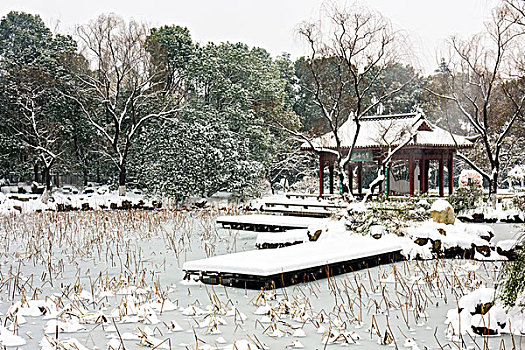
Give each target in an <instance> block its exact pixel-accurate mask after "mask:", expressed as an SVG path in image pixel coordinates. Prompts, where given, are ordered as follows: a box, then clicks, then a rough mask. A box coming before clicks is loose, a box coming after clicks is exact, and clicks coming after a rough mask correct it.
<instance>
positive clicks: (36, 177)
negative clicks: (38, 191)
mask: <svg viewBox="0 0 525 350" xmlns="http://www.w3.org/2000/svg"><path fill="white" fill-rule="evenodd" d="M33 170H34V172H35V182H36V183H38V182H39V181H38V180H39V177H38V171H39V170H38V162H35V165H34V166H33Z"/></svg>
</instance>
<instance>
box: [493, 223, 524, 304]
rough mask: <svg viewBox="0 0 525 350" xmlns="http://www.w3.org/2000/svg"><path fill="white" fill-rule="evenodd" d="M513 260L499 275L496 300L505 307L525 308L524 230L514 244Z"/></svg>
mask: <svg viewBox="0 0 525 350" xmlns="http://www.w3.org/2000/svg"><path fill="white" fill-rule="evenodd" d="M514 254H515V257H516V258H515V259H514V260H513V261H512V262H510V263H509V264H507V265H506V266H505V267H504V268H503V270H502V272H501V274H500V278H499V279H500V281H499V286H498V298H499V299H500V300H501V301H502V303H503V305H505V306H507V307H512V306H520V307H524V306H525V295H524V291H525V230H523V231H522V234H521V237H520V239H519V240H518V242H517V243H516V246H515V249H514Z"/></svg>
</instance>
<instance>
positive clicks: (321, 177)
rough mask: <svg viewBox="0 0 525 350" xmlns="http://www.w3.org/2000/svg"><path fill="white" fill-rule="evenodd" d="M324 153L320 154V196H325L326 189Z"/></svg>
mask: <svg viewBox="0 0 525 350" xmlns="http://www.w3.org/2000/svg"><path fill="white" fill-rule="evenodd" d="M323 158H324V157H323V154H322V153H321V154H320V155H319V197H322V196H323V190H324V159H323Z"/></svg>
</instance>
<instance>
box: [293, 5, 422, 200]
mask: <svg viewBox="0 0 525 350" xmlns="http://www.w3.org/2000/svg"><path fill="white" fill-rule="evenodd" d="M326 18H327V23H324V22H322V21H319V22H305V23H303V24H302V25H301V26H300V28H299V35H300V36H301V37H302V38H303V39H304V40H305V41H306V42H307V44H308V46H309V51H310V55H309V57H308V60H307V66H308V70H309V72H310V75H311V79H312V81H313V83H312V87H311V93H312V95H313V98H314V101H315V104H316V105H317V106H318V108H319V110H320V113H321V115H322V117H323V118H324V120H325V121H326V123H327V124H328V127H329V130H330V132H331V133H332V134H333V136H334V139H335V143H336V148H335V150H334V153H335V154H336V155H337V165H336V166H337V171H338V176H339V181H340V183H341V185H342V188H343V192H344V193H346V194H348V196H351V194H350V191H349V188H350V183H349V178H348V175H347V173H346V171H345V170H344V169H345V167H346V166H347V165H348V164H349V163H350V161H351V157H352V152H353V150H354V147H355V144H356V141H357V138H358V136H359V131H360V127H361V123H360V122H361V118H362V117H363V116H366V115H368V114H370V113H373V112H375V109H376V107H378V106H380V105H381V103H383V102H384V101H385V100H387V99H389V98H391V97H392V96H393V95H395V94H396V93H397V92H399V91H400V90H402V89H403V88H404V87H405V86H406V85H407V84H408V83H409V82H410V81H411V78H412V77H407V79H406V81H404V82H402V83H400V84H398V85H395V86H390V87H388V89H387V90H386V91H383V92H381V93H380V94H379V95H376V94H375V91H376V90H375V87H376V85H377V84H378V83H379V81H380V79H381V77H382V75H383V74H384V73H385V71H386V70H387V69H388V67H389V66H390V65H393V64H394V63H395V62H397V61H398V60H399V58H400V50H399V47H400V45H399V44H400V41H401V39H402V36H401V35H400V33H396V32H395V31H394V30H393V28H392V25H391V24H390V22H389V21H388V20H387V19H385V18H384V17H382V16H381V15H380V14H378V13H372V12H369V11H367V10H365V9H362V8H357V7H356V6H353V7H352V9H351V10H350V9H341V8H337V7H336V6H327V7H326ZM348 118H351V119H352V121H353V122H354V123H355V125H356V129H355V130H356V131H355V135H353V141H352V144H351V147H350V150H349V152H348V153H347V154H345V153H344V151H343V148H342V146H343V145H342V144H341V137H340V133H339V130H340V127H341V125H342V124H343V123H344V122H345V121H347V120H348ZM314 150H315V149H314Z"/></svg>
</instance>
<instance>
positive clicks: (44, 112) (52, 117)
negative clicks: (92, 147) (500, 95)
mask: <svg viewBox="0 0 525 350" xmlns="http://www.w3.org/2000/svg"><path fill="white" fill-rule="evenodd" d="M50 90H51V91H53V89H49V88H46V87H45V86H44V85H43V84H39V85H37V86H34V85H32V84H21V88H20V93H19V96H18V98H17V99H16V101H15V108H16V110H17V113H16V116H14V117H13V118H9V119H7V120H6V121H5V122H6V126H7V128H8V129H10V130H11V133H12V135H13V137H15V138H16V139H17V140H19V141H20V142H21V144H22V145H24V146H25V147H27V148H28V149H30V150H31V151H32V152H33V153H34V154H35V156H36V158H37V159H36V162H37V163H40V164H42V167H43V175H44V176H43V177H44V178H43V180H44V183H45V186H46V187H45V193H44V195H43V196H42V201H43V202H47V199H48V198H49V191H50V190H51V176H50V172H51V169H52V167H53V166H54V165H55V163H56V161H57V159H58V158H59V157H60V155H61V154H62V153H63V152H64V147H65V144H66V142H67V141H66V140H67V137H65V133H66V132H65V129H66V128H65V127H64V126H63V125H62V123H61V121H60V119H59V118H60V115H59V113H57V112H56V111H55V112H54V111H53V110H52V108H50V106H49V105H48V103H47V102H44V101H45V100H48V99H49V98H50ZM55 107H56V106H55Z"/></svg>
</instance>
